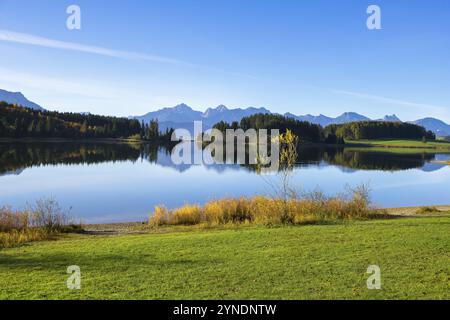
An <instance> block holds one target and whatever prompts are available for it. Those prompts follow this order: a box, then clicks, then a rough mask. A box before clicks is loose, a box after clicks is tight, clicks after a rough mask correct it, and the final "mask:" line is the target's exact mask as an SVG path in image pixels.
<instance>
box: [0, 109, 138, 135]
mask: <svg viewBox="0 0 450 320" xmlns="http://www.w3.org/2000/svg"><path fill="white" fill-rule="evenodd" d="M140 133H141V124H140V123H139V121H137V120H129V119H126V118H116V117H107V116H97V115H91V114H81V113H62V112H56V111H38V110H33V109H28V108H22V107H20V106H17V105H11V104H7V103H5V102H0V137H10V138H25V137H30V138H31V137H32V138H35V137H36V138H69V139H78V138H127V137H130V136H133V135H136V134H137V135H139V134H140Z"/></svg>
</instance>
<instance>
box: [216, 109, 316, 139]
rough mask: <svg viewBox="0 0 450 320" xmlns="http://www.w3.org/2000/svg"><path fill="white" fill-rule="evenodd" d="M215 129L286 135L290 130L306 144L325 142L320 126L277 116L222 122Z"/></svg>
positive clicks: (263, 115)
mask: <svg viewBox="0 0 450 320" xmlns="http://www.w3.org/2000/svg"><path fill="white" fill-rule="evenodd" d="M214 128H215V129H218V130H220V131H222V132H224V131H225V130H226V129H234V130H236V129H243V130H244V131H246V130H248V129H255V130H260V129H267V130H271V129H279V130H280V133H286V131H287V130H290V131H291V132H292V133H293V134H295V135H296V136H297V137H300V139H301V140H302V141H305V142H322V141H323V140H324V136H323V129H322V127H321V126H320V125H317V124H312V123H310V122H306V121H299V120H296V119H293V118H289V117H285V116H282V115H275V114H255V115H252V116H250V117H245V118H242V120H241V121H240V123H238V122H233V123H231V124H229V123H226V122H223V121H221V122H219V123H217V124H216V125H215V126H214ZM269 133H270V132H269Z"/></svg>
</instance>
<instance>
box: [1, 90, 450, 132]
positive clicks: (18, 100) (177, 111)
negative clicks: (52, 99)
mask: <svg viewBox="0 0 450 320" xmlns="http://www.w3.org/2000/svg"><path fill="white" fill-rule="evenodd" d="M0 101H5V102H7V103H10V104H17V105H20V106H23V107H27V108H30V109H34V110H40V111H45V108H44V107H42V106H40V105H39V104H37V103H35V102H32V101H30V100H28V99H27V98H26V97H25V96H24V95H23V94H22V93H21V92H10V91H6V90H2V89H0ZM258 113H263V114H272V112H271V111H269V110H268V109H266V108H254V107H250V108H245V109H243V108H237V109H229V108H227V107H226V106H224V105H219V106H217V107H215V108H209V109H207V110H206V111H205V112H201V111H196V110H194V109H192V108H191V107H189V106H188V105H186V104H180V105H177V106H175V107H172V108H163V109H160V110H157V111H153V112H149V113H147V114H145V115H143V116H131V117H130V118H133V119H137V120H139V121H144V122H145V123H148V122H150V121H151V120H152V119H157V120H158V121H159V125H160V129H161V130H165V129H166V128H185V129H189V130H192V128H193V122H194V121H202V122H203V128H204V129H210V128H212V126H214V124H216V123H218V122H220V121H225V122H228V123H231V122H233V121H240V120H241V119H242V118H244V117H248V116H251V115H254V114H258ZM273 114H276V113H273ZM284 116H287V117H290V118H294V119H297V120H300V121H308V122H311V123H314V124H319V125H321V126H323V127H325V126H327V125H330V124H343V123H348V122H356V121H370V120H374V121H401V120H400V119H399V118H398V117H397V116H395V115H387V116H385V117H384V118H382V119H370V118H368V117H365V116H363V115H361V114H358V113H355V112H346V113H343V114H342V115H340V116H338V117H336V118H332V117H327V116H325V115H318V116H314V115H309V114H308V115H294V114H292V113H285V114H284ZM411 123H414V124H417V125H420V126H423V127H425V128H426V129H427V130H431V131H433V132H434V133H435V134H436V135H437V136H438V137H444V136H450V125H448V124H447V123H445V122H443V121H441V120H439V119H435V118H430V117H428V118H423V119H419V120H416V121H411Z"/></svg>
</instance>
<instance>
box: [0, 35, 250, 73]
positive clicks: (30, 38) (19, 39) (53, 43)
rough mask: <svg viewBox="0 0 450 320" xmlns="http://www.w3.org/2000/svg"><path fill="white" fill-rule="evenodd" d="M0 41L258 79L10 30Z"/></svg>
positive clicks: (166, 59) (178, 61)
mask: <svg viewBox="0 0 450 320" xmlns="http://www.w3.org/2000/svg"><path fill="white" fill-rule="evenodd" d="M0 41H4V42H12V43H19V44H25V45H33V46H38V47H45V48H52V49H60V50H70V51H78V52H84V53H90V54H96V55H102V56H107V57H112V58H119V59H127V60H144V61H153V62H159V63H168V64H176V65H182V66H186V67H191V68H199V69H203V70H206V71H211V72H219V73H224V74H229V75H231V76H237V77H245V78H249V79H253V80H256V79H257V78H256V77H254V76H252V75H248V74H244V73H239V72H233V71H227V70H222V69H218V68H213V67H207V66H201V65H196V64H193V63H189V62H185V61H182V60H177V59H172V58H168V57H162V56H157V55H151V54H146V53H139V52H131V51H121V50H114V49H108V48H103V47H96V46H90V45H85V44H81V43H75V42H66V41H59V40H53V39H49V38H44V37H39V36H35V35H32V34H26V33H20V32H15V31H9V30H1V29H0Z"/></svg>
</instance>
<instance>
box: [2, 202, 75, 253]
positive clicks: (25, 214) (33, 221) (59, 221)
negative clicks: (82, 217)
mask: <svg viewBox="0 0 450 320" xmlns="http://www.w3.org/2000/svg"><path fill="white" fill-rule="evenodd" d="M81 231H82V230H81V226H80V225H75V224H71V219H70V218H69V215H68V214H67V213H66V212H64V211H63V210H62V209H61V207H60V206H59V204H58V203H57V202H56V201H55V200H52V199H42V200H38V201H37V202H36V204H35V205H33V206H30V207H29V208H28V209H27V210H16V211H14V210H13V209H11V208H10V207H2V208H0V248H5V247H11V246H14V245H19V244H23V243H26V242H30V241H38V240H44V239H49V238H51V237H52V236H54V235H55V234H57V233H63V232H81Z"/></svg>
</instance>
